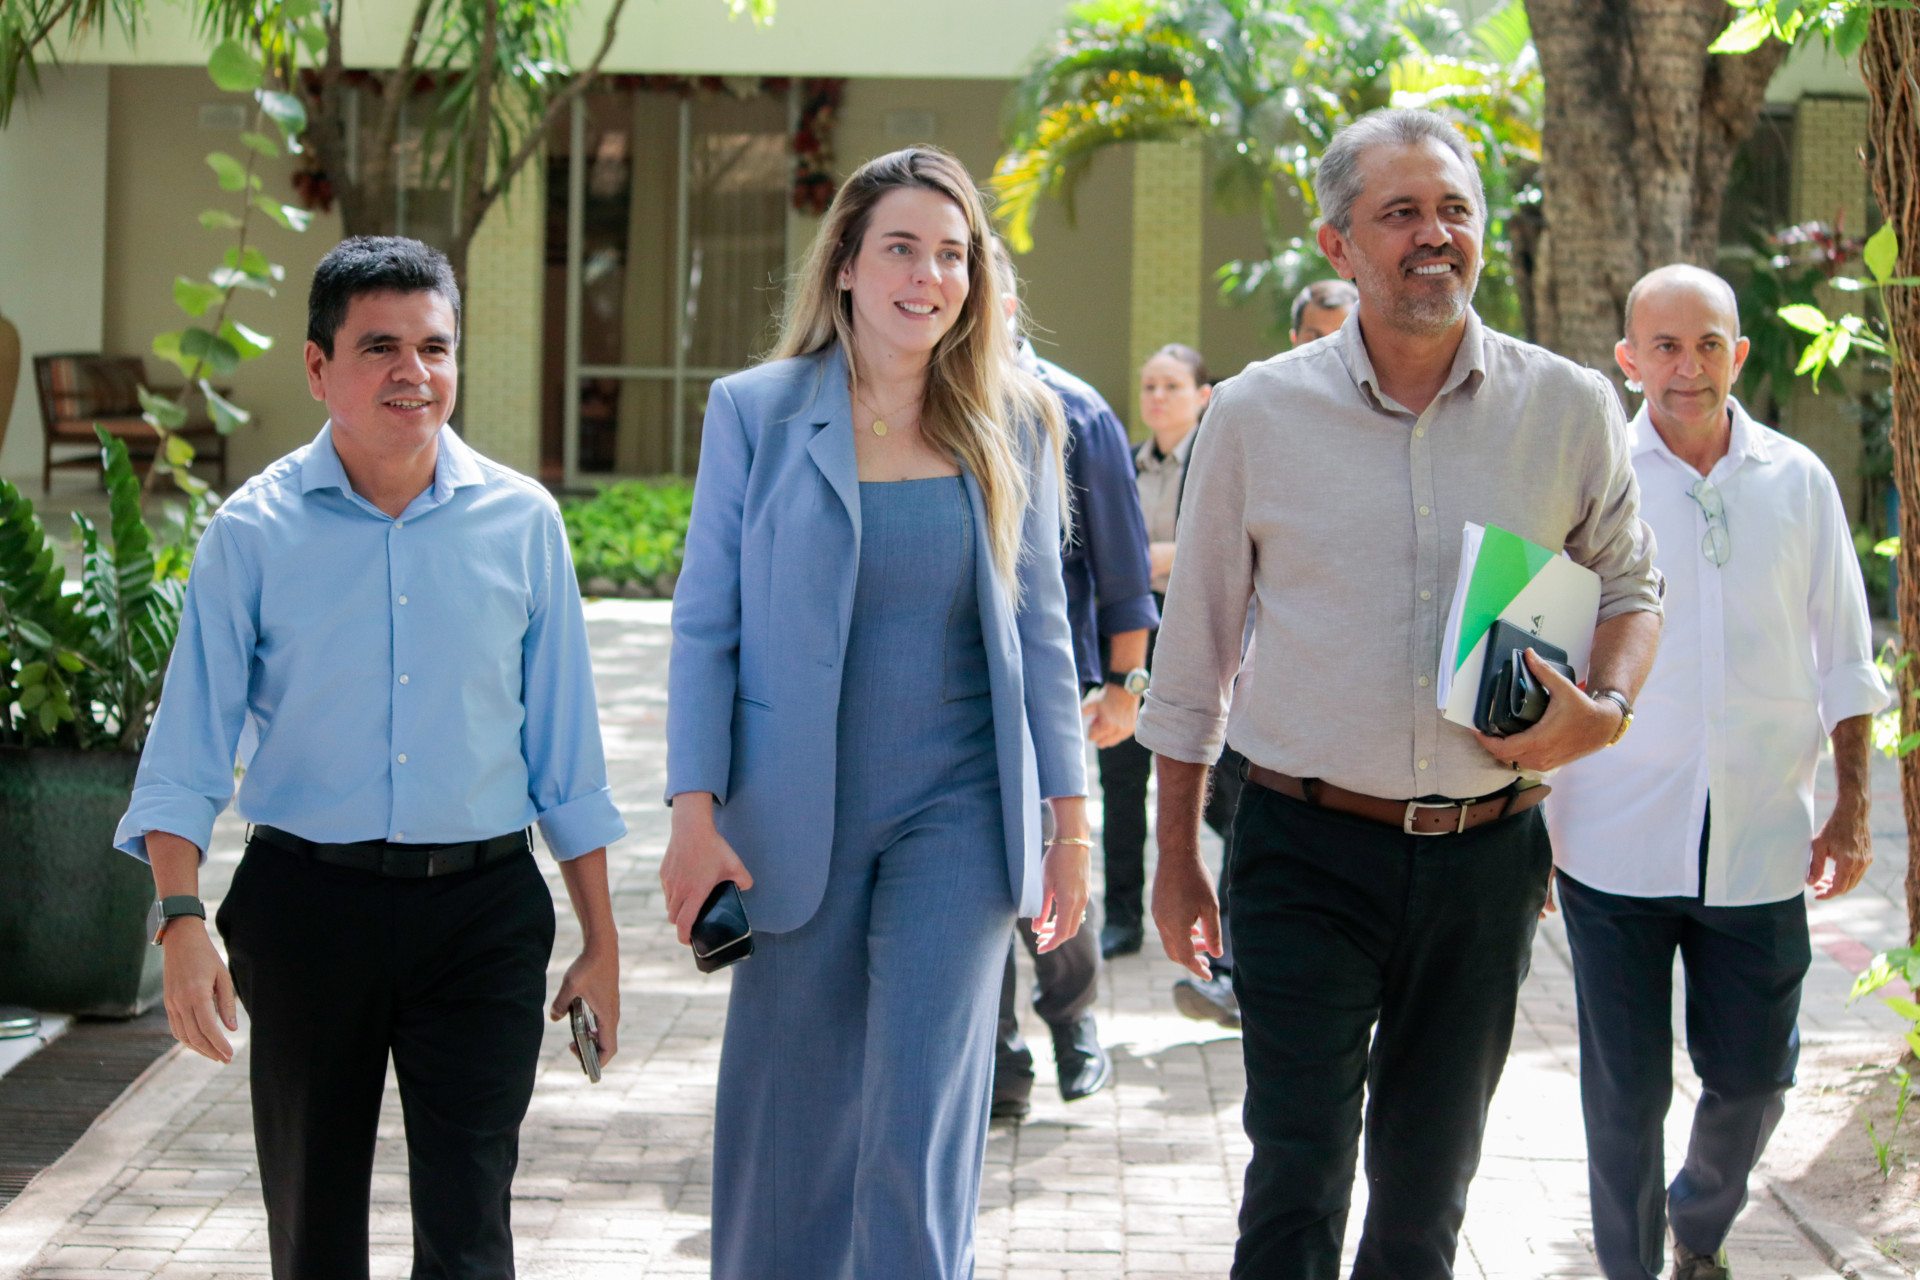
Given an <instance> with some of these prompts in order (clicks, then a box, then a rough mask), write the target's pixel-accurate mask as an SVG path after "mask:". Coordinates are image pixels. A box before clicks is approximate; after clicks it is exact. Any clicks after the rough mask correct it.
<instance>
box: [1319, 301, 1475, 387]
mask: <svg viewBox="0 0 1920 1280" xmlns="http://www.w3.org/2000/svg"><path fill="white" fill-rule="evenodd" d="M1334 342H1335V344H1336V350H1338V351H1339V353H1340V359H1341V360H1342V361H1343V362H1344V363H1345V364H1346V366H1347V372H1348V373H1349V374H1351V375H1352V376H1353V380H1354V382H1355V383H1356V384H1358V385H1359V386H1361V387H1363V388H1365V389H1366V391H1367V393H1368V394H1369V395H1370V396H1372V397H1373V401H1374V403H1375V404H1376V405H1380V406H1381V407H1383V408H1384V407H1386V406H1387V404H1388V403H1389V402H1388V400H1387V397H1386V396H1385V395H1384V394H1382V392H1381V390H1380V380H1379V377H1378V375H1377V374H1375V372H1374V369H1373V357H1372V356H1370V355H1368V354H1367V340H1366V338H1365V337H1363V336H1362V335H1361V333H1360V308H1359V307H1355V308H1354V309H1353V310H1351V311H1349V312H1348V313H1347V318H1346V320H1345V321H1344V322H1343V323H1342V324H1341V326H1340V333H1339V335H1338V336H1337V337H1336V338H1335V339H1334ZM1486 376H1487V336H1486V329H1485V327H1484V326H1483V325H1482V324H1481V323H1480V313H1479V312H1477V311H1475V310H1474V309H1473V308H1472V307H1468V308H1467V325H1466V328H1465V329H1464V330H1463V331H1462V332H1461V334H1460V347H1459V350H1457V351H1455V352H1454V353H1453V368H1452V369H1450V370H1449V371H1448V373H1447V380H1446V381H1445V382H1444V383H1442V384H1441V386H1440V395H1442V396H1444V395H1446V394H1447V393H1448V392H1450V391H1456V390H1459V389H1460V388H1462V387H1464V388H1466V391H1467V394H1468V395H1472V394H1473V393H1474V392H1475V391H1478V390H1479V389H1480V384H1481V383H1482V382H1484V381H1485V380H1486ZM1434 398H1435V399H1436V400H1437V399H1439V396H1435V397H1434Z"/></svg>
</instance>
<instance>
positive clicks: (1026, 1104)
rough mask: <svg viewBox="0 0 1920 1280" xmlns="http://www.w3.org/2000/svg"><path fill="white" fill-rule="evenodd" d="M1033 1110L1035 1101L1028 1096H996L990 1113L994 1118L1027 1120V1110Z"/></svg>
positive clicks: (1016, 1120)
mask: <svg viewBox="0 0 1920 1280" xmlns="http://www.w3.org/2000/svg"><path fill="white" fill-rule="evenodd" d="M1031 1110H1033V1103H1032V1102H1030V1101H1029V1100H1027V1099H1026V1098H1012V1097H1007V1098H995V1099H994V1100H993V1109H992V1110H991V1111H990V1112H989V1113H988V1114H989V1117H990V1118H991V1119H994V1120H1012V1121H1015V1122H1018V1121H1021V1120H1025V1119H1026V1118H1027V1112H1029V1111H1031Z"/></svg>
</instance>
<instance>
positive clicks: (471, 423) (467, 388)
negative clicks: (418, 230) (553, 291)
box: [460, 158, 546, 476]
mask: <svg viewBox="0 0 1920 1280" xmlns="http://www.w3.org/2000/svg"><path fill="white" fill-rule="evenodd" d="M545 175H546V165H545V164H543V163H542V162H541V161H540V160H539V159H538V158H535V159H534V160H533V161H530V162H529V163H528V165H527V167H526V169H525V170H524V171H522V173H521V175H520V180H519V181H518V182H516V183H514V184H513V186H512V188H511V189H509V190H508V192H507V194H506V195H504V196H502V197H501V199H500V202H499V203H498V204H496V205H494V207H493V208H492V209H491V210H490V211H489V212H488V214H487V216H486V218H485V219H484V220H483V221H482V222H481V223H480V230H479V231H478V232H477V233H476V234H475V235H474V238H473V244H472V245H471V246H470V247H469V249H468V251H467V296H466V299H465V303H466V315H465V320H466V332H465V334H464V335H463V342H462V350H461V361H462V378H461V388H460V395H461V403H462V405H463V413H462V418H463V422H462V425H463V428H464V434H465V437H466V440H467V443H468V444H471V445H472V446H473V447H474V448H476V449H478V450H479V451H480V452H481V453H484V454H486V455H487V456H488V457H490V458H492V459H494V460H495V461H498V462H502V463H505V464H506V465H507V466H510V467H513V468H514V469H516V470H518V471H524V472H526V473H527V474H528V475H532V476H537V475H539V474H540V336H541V330H540V326H541V314H540V305H541V300H542V293H543V291H544V286H545V282H546V263H545V255H546V204H545V201H546V189H545V187H546V184H545Z"/></svg>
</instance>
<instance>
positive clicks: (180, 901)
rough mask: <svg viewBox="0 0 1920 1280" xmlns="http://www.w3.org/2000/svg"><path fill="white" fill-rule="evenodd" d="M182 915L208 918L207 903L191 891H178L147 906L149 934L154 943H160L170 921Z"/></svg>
mask: <svg viewBox="0 0 1920 1280" xmlns="http://www.w3.org/2000/svg"><path fill="white" fill-rule="evenodd" d="M180 916H199V917H200V918H201V919H202V920H205V919H206V918H207V904H206V903H204V902H202V901H200V899H198V898H196V897H194V896H193V895H192V894H190V893H176V894H173V895H171V896H169V897H165V898H162V899H160V900H159V901H158V902H156V903H154V904H153V905H152V906H151V907H148V908H147V936H148V937H149V938H152V939H153V945H154V946H156V947H157V946H159V945H160V938H161V935H163V934H165V933H166V931H167V925H168V923H169V922H171V921H173V920H175V919H177V918H179V917H180Z"/></svg>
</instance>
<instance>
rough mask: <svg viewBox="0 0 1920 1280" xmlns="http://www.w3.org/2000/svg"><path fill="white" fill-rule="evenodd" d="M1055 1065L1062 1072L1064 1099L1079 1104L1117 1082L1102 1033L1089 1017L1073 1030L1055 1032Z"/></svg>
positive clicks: (1073, 1026)
mask: <svg viewBox="0 0 1920 1280" xmlns="http://www.w3.org/2000/svg"><path fill="white" fill-rule="evenodd" d="M1053 1064H1054V1066H1055V1067H1056V1068H1057V1069H1058V1070H1059V1072H1060V1097H1061V1098H1062V1099H1064V1100H1065V1101H1067V1102H1078V1101H1080V1099H1082V1098H1088V1097H1092V1096H1093V1095H1094V1094H1096V1093H1098V1092H1100V1091H1101V1090H1102V1089H1104V1088H1106V1087H1107V1082H1108V1081H1109V1080H1111V1079H1113V1059H1111V1058H1109V1057H1107V1051H1106V1050H1105V1049H1103V1048H1101V1047H1100V1030H1099V1028H1098V1027H1096V1026H1094V1024H1093V1015H1092V1014H1088V1015H1087V1016H1086V1017H1084V1018H1082V1019H1080V1021H1078V1022H1076V1023H1074V1024H1073V1025H1072V1026H1071V1027H1066V1028H1060V1027H1056V1028H1054V1030H1053Z"/></svg>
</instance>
